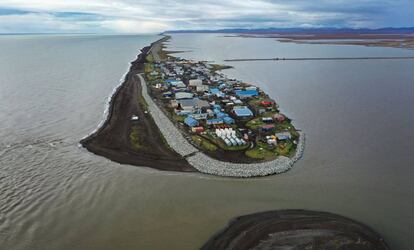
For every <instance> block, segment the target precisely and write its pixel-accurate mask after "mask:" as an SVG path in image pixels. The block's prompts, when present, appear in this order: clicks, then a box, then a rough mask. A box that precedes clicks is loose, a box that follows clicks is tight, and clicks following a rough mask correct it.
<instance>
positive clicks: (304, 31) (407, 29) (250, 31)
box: [164, 27, 414, 34]
mask: <svg viewBox="0 0 414 250" xmlns="http://www.w3.org/2000/svg"><path fill="white" fill-rule="evenodd" d="M164 33H165V34H168V33H170V34H171V33H242V34H275V33H277V34H414V27H404V28H380V29H366V28H363V29H352V28H266V29H218V30H168V31H165V32H164Z"/></svg>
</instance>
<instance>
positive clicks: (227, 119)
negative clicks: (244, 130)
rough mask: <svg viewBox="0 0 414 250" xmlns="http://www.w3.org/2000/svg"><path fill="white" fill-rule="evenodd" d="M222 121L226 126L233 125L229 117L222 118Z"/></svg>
mask: <svg viewBox="0 0 414 250" xmlns="http://www.w3.org/2000/svg"><path fill="white" fill-rule="evenodd" d="M223 121H224V123H225V124H228V125H230V124H234V119H233V118H231V117H230V116H226V117H223Z"/></svg>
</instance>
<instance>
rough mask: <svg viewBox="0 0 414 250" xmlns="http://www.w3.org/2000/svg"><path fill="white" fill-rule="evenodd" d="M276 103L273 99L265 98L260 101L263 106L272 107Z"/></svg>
mask: <svg viewBox="0 0 414 250" xmlns="http://www.w3.org/2000/svg"><path fill="white" fill-rule="evenodd" d="M274 104H275V102H274V101H271V100H263V101H261V102H260V105H261V106H263V107H271V106H273V105H274Z"/></svg>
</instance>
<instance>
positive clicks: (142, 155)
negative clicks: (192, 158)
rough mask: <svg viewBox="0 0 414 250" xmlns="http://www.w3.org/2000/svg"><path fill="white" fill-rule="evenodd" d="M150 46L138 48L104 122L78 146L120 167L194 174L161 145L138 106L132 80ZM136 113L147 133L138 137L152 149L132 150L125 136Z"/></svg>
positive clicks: (137, 87) (136, 82)
mask: <svg viewBox="0 0 414 250" xmlns="http://www.w3.org/2000/svg"><path fill="white" fill-rule="evenodd" d="M156 42H157V41H156ZM153 44H154V43H152V44H151V45H150V46H146V47H144V48H142V49H141V53H140V54H139V55H138V56H137V59H136V60H134V61H133V62H131V66H130V68H129V70H128V72H127V73H126V74H125V76H124V80H123V81H122V83H121V84H120V85H118V86H117V87H116V88H115V91H114V93H113V95H112V96H111V97H110V101H109V103H108V108H107V110H108V111H107V112H108V113H107V116H106V119H105V120H104V121H103V122H101V123H100V124H101V126H100V127H98V128H96V129H95V130H94V131H93V132H91V134H90V135H88V136H86V137H84V138H82V139H81V141H80V144H81V145H82V146H83V147H85V148H86V149H87V150H88V151H90V152H92V153H94V154H96V155H100V156H104V157H106V158H108V159H109V160H112V161H114V162H117V163H120V164H131V165H134V166H142V167H151V168H154V169H158V170H166V171H181V172H195V171H196V170H195V169H194V168H193V167H191V166H190V165H189V164H188V162H187V161H186V160H185V159H184V158H183V157H181V156H179V155H178V154H177V153H176V152H174V151H172V150H171V149H170V148H169V147H168V146H167V145H165V143H164V141H163V138H162V135H161V134H160V133H159V132H158V127H157V126H156V124H155V123H154V122H153V120H152V117H151V116H150V115H148V116H145V115H144V107H142V105H141V104H140V103H138V98H139V96H140V95H141V91H140V88H141V84H140V82H139V80H138V79H137V78H136V77H134V76H135V75H136V74H137V73H140V72H143V67H144V63H145V56H146V55H147V53H148V52H149V50H150V49H151V46H152V45H153ZM136 113H141V115H140V117H141V118H142V120H143V122H140V126H141V128H140V129H141V130H142V131H147V132H148V133H147V134H145V133H142V138H143V140H145V143H148V145H156V146H155V147H151V148H146V149H142V150H135V149H134V148H133V147H132V145H131V143H130V138H129V135H130V132H131V130H132V129H133V124H132V123H131V121H130V117H131V115H132V114H136Z"/></svg>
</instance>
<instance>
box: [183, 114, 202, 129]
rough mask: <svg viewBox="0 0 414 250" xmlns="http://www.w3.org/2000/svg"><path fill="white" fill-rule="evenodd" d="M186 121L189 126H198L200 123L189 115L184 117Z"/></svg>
mask: <svg viewBox="0 0 414 250" xmlns="http://www.w3.org/2000/svg"><path fill="white" fill-rule="evenodd" d="M184 123H185V124H186V125H187V126H189V127H197V126H198V125H199V123H198V121H197V120H196V119H194V118H193V117H191V116H187V118H185V119H184Z"/></svg>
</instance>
